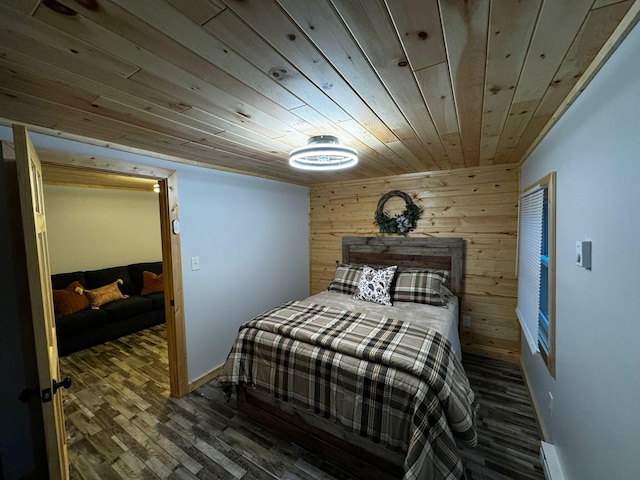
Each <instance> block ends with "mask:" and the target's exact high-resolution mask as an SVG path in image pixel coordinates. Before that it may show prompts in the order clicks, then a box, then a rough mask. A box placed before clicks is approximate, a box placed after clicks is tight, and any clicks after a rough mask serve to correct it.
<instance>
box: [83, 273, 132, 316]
mask: <svg viewBox="0 0 640 480" xmlns="http://www.w3.org/2000/svg"><path fill="white" fill-rule="evenodd" d="M123 283H124V282H123V281H122V279H121V278H119V279H118V280H116V281H115V282H113V283H110V284H109V285H105V286H104V287H100V288H94V289H93V290H85V291H84V294H85V295H86V296H87V298H88V299H89V303H90V304H91V308H93V309H94V310H97V309H98V308H100V307H101V306H102V305H106V304H107V303H111V302H113V301H114V300H122V299H123V298H128V297H129V295H123V294H122V292H121V291H120V289H119V288H118V285H122V284H123Z"/></svg>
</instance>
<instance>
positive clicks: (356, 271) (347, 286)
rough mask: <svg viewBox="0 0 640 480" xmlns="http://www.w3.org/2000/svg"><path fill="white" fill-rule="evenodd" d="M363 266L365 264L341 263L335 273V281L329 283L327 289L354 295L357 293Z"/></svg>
mask: <svg viewBox="0 0 640 480" xmlns="http://www.w3.org/2000/svg"><path fill="white" fill-rule="evenodd" d="M363 267H364V265H351V264H347V263H339V264H338V266H337V267H336V272H335V273H334V275H333V281H332V282H331V283H330V284H329V287H328V288H327V290H329V291H330V292H338V293H346V294H348V295H353V294H354V293H356V289H357V288H358V283H360V277H361V275H362V268H363Z"/></svg>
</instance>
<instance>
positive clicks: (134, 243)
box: [44, 185, 162, 273]
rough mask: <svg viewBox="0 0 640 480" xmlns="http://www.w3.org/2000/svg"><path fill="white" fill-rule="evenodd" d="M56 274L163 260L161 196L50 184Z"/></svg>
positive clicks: (51, 245)
mask: <svg viewBox="0 0 640 480" xmlns="http://www.w3.org/2000/svg"><path fill="white" fill-rule="evenodd" d="M44 198H45V212H46V215H47V233H48V235H47V237H48V240H49V258H50V265H51V273H64V272H74V271H77V270H95V269H98V268H106V267H116V266H120V265H128V264H130V263H138V262H155V261H158V260H162V242H161V239H160V213H159V212H160V207H159V206H158V195H157V194H156V193H153V192H152V191H149V192H142V191H133V190H117V189H108V188H86V187H75V186H62V185H45V187H44Z"/></svg>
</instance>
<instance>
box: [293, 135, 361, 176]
mask: <svg viewBox="0 0 640 480" xmlns="http://www.w3.org/2000/svg"><path fill="white" fill-rule="evenodd" d="M357 163H358V152H357V151H356V149H355V148H351V147H345V146H344V145H340V143H339V142H338V138H337V137H334V136H332V135H316V136H315V137H311V138H309V141H308V142H307V145H305V146H304V147H298V148H294V149H293V150H291V152H290V153H289V165H291V166H292V167H296V168H301V169H303V170H339V169H341V168H349V167H353V166H354V165H355V164H357Z"/></svg>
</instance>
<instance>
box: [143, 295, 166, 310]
mask: <svg viewBox="0 0 640 480" xmlns="http://www.w3.org/2000/svg"><path fill="white" fill-rule="evenodd" d="M145 298H149V299H151V301H152V302H153V309H154V310H161V309H164V293H162V292H160V293H152V294H151V295H147V296H146V297H145Z"/></svg>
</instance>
